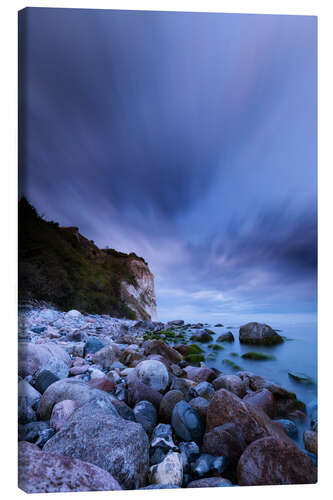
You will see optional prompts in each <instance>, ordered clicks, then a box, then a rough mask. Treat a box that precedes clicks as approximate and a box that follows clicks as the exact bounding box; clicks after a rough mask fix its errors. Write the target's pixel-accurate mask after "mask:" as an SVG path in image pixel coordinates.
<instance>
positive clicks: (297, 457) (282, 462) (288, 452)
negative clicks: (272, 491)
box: [237, 437, 317, 486]
mask: <svg viewBox="0 0 333 500" xmlns="http://www.w3.org/2000/svg"><path fill="white" fill-rule="evenodd" d="M237 478H238V484H239V485H241V486H259V485H270V484H306V483H316V482H317V469H316V468H315V466H314V465H313V463H312V461H311V459H310V458H309V457H308V456H307V455H306V454H305V453H303V452H302V451H301V450H300V449H299V448H298V447H297V446H296V445H295V444H294V443H293V442H291V443H286V442H284V441H281V440H279V439H275V438H273V437H265V438H262V439H258V440H257V441H255V442H254V443H252V444H250V445H249V446H248V447H247V448H246V450H245V451H244V453H243V454H242V456H241V458H240V460H239V462H238V466H237Z"/></svg>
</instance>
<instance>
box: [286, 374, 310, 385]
mask: <svg viewBox="0 0 333 500" xmlns="http://www.w3.org/2000/svg"><path fill="white" fill-rule="evenodd" d="M288 375H289V377H291V378H292V379H293V380H295V381H296V382H299V383H300V384H304V385H311V384H313V380H312V378H311V377H309V376H308V375H306V374H305V373H302V372H294V371H289V372H288Z"/></svg>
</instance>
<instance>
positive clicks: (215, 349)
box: [207, 344, 224, 351]
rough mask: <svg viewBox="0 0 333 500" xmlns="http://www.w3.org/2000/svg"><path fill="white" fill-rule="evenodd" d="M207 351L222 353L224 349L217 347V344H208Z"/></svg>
mask: <svg viewBox="0 0 333 500" xmlns="http://www.w3.org/2000/svg"><path fill="white" fill-rule="evenodd" d="M207 347H208V349H213V350H214V351H223V349H224V347H222V346H220V345H218V344H210V345H208V346H207Z"/></svg>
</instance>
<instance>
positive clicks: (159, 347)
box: [145, 340, 183, 363]
mask: <svg viewBox="0 0 333 500" xmlns="http://www.w3.org/2000/svg"><path fill="white" fill-rule="evenodd" d="M150 354H160V355H161V356H163V357H164V358H165V359H167V360H168V361H170V362H171V363H179V361H181V360H182V359H183V357H182V355H181V354H180V353H179V352H178V351H176V349H173V348H172V347H170V346H169V345H168V344H166V343H165V342H162V340H153V341H152V342H150V343H149V345H148V346H147V348H146V349H145V355H146V356H148V355H150Z"/></svg>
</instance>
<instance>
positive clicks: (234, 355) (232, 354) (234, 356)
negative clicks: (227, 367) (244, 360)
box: [230, 352, 239, 358]
mask: <svg viewBox="0 0 333 500" xmlns="http://www.w3.org/2000/svg"><path fill="white" fill-rule="evenodd" d="M230 356H232V357H233V358H238V357H239V354H238V353H237V352H231V353H230Z"/></svg>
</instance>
